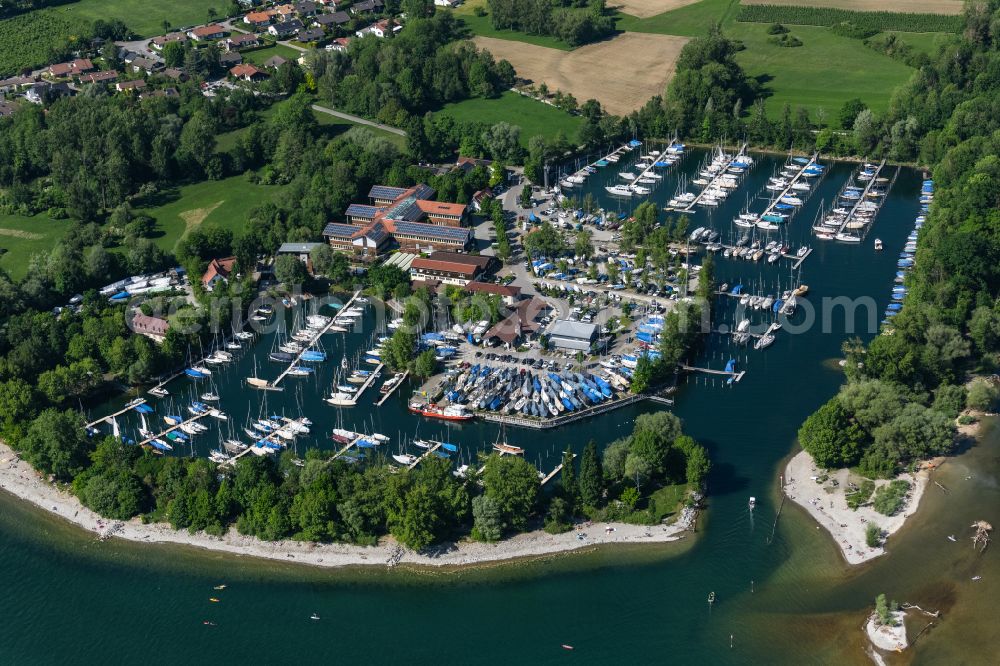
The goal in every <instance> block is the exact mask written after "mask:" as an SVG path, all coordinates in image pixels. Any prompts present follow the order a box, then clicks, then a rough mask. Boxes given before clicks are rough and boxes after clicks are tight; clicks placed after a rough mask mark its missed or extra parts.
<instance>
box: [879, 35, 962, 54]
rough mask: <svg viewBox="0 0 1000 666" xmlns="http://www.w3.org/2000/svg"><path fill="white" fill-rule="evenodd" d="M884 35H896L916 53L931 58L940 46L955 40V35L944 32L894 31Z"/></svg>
mask: <svg viewBox="0 0 1000 666" xmlns="http://www.w3.org/2000/svg"><path fill="white" fill-rule="evenodd" d="M882 34H883V35H896V37H897V38H898V39H899V40H900V41H901V42H903V43H904V44H906V45H907V46H910V47H912V48H913V49H914V50H915V51H919V52H922V53H926V54H927V55H929V56H932V55H934V54H935V53H936V52H937V49H938V47H939V46H940V45H942V44H946V43H947V42H949V41H950V40H952V39H954V38H955V36H954V35H949V34H947V33H943V32H931V33H927V32H901V31H899V30H892V31H888V32H885V33H882ZM879 36H881V35H879ZM877 37H878V36H877ZM877 37H876V38H877Z"/></svg>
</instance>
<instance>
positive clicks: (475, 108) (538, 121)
mask: <svg viewBox="0 0 1000 666" xmlns="http://www.w3.org/2000/svg"><path fill="white" fill-rule="evenodd" d="M441 113H443V114H445V115H449V116H451V117H452V118H454V119H455V120H460V121H475V122H481V123H491V124H492V123H497V122H500V121H501V120H502V121H504V122H508V123H511V124H512V125H518V126H520V128H521V143H522V144H523V145H525V146H527V145H528V140H529V139H530V138H531V137H533V136H537V135H539V134H541V135H543V136H547V137H553V136H555V135H556V133H557V132H559V131H562V132H563V134H565V135H566V136H567V137H569V138H573V137H574V136H576V132H577V130H578V129H579V127H580V123H581V122H582V120H581V119H580V117H579V116H571V115H569V114H568V113H565V112H563V111H560V110H559V109H556V108H555V107H552V106H549V105H548V104H543V103H542V102H538V101H536V100H533V99H529V98H528V97H524V96H523V95H519V94H517V93H514V92H505V93H504V94H503V95H501V96H500V97H499V98H497V99H480V98H475V99H467V100H465V101H462V102H458V103H455V104H448V105H446V106H445V107H444V108H443V109H441Z"/></svg>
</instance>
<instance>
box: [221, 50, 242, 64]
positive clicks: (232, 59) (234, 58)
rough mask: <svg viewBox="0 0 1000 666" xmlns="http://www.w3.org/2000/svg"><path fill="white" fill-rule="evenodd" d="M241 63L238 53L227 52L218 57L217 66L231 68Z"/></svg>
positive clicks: (240, 56)
mask: <svg viewBox="0 0 1000 666" xmlns="http://www.w3.org/2000/svg"><path fill="white" fill-rule="evenodd" d="M241 62H243V56H242V55H241V54H240V52H239V51H229V52H227V53H222V54H220V55H219V64H220V65H222V66H223V67H232V66H233V65H238V64H240V63H241Z"/></svg>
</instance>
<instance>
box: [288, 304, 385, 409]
mask: <svg viewBox="0 0 1000 666" xmlns="http://www.w3.org/2000/svg"><path fill="white" fill-rule="evenodd" d="M360 294H361V290H360V289H359V290H358V291H355V292H354V295H353V296H351V298H350V300H348V301H347V303H345V304H344V305H343V306H342V307H341V308H340V310H338V311H337V312H338V313H339V312H341V311H343V310H346V309H347V308H349V307H351V303H353V302H354V300H355V299H356V298H357V297H358V296H359V295H360ZM336 322H337V316H336V315H334V316H332V317H330V321H328V322H327V323H326V325H325V326H324V327H323V328H322V329H320V330H319V331H317V332H316V334H315V335H313V337H312V338H311V339H310V340H309V344H307V345H304V346H303V348H302V350H301V351H299V352H298V353H297V354H296V355H295V358H293V359H292V361H291V362H290V363H289V364H288V367H287V368H285V369H284V370H283V371H282V372H281V374H280V375H278V376H277V377H276V378H275V379H274V381H273V382H269V383H268V387H275V386H277V385H278V384H280V383H281V380H282V379H284V378H285V377H286V376H287V375H288V373H289V372H291V370H292V368H294V367H295V366H296V365H298V364H299V360H300V359H301V358H302V355H303V354H305V353H306V352H307V351H308V350H309V349H310V348H311V347H312V346H313V345H315V344H316V343H317V342H318V341H319V339H320V338H321V337H323V335H324V334H325V333H326V332H327V331H329V330H330V329H331V328H332V327H334V326H336V325H337V323H336ZM379 367H382V366H381V365H380V366H379ZM373 376H374V373H373ZM364 388H368V386H367V383H366V385H365V387H364ZM357 395H361V390H359V391H358V393H357Z"/></svg>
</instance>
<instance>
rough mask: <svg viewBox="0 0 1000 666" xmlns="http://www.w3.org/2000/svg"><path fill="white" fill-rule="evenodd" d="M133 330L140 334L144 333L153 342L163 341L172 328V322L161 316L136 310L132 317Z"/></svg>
mask: <svg viewBox="0 0 1000 666" xmlns="http://www.w3.org/2000/svg"><path fill="white" fill-rule="evenodd" d="M131 328H132V330H133V331H134V332H135V333H138V334H139V335H144V336H146V337H147V338H149V339H150V340H152V341H153V342H163V341H164V340H165V339H166V337H167V331H168V330H170V322H168V321H167V320H166V319H161V318H160V317H150V316H149V315H144V314H143V313H142V312H140V311H136V313H135V316H134V317H132V326H131Z"/></svg>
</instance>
